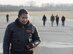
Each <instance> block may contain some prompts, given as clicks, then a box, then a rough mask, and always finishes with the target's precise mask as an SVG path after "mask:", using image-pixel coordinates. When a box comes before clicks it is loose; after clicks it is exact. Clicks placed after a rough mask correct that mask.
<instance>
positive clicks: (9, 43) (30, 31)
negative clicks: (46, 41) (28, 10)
mask: <svg viewBox="0 0 73 54" xmlns="http://www.w3.org/2000/svg"><path fill="white" fill-rule="evenodd" d="M30 38H31V40H30ZM37 41H38V42H40V38H39V36H38V32H37V30H36V28H35V27H34V26H33V25H32V24H31V23H30V22H28V23H27V24H26V25H23V24H21V23H20V22H19V20H18V19H16V20H15V22H13V23H11V24H9V25H8V26H7V29H6V32H5V36H4V41H3V53H4V54H9V50H14V51H25V50H26V49H27V47H26V45H29V43H35V42H37ZM37 45H38V44H37Z"/></svg>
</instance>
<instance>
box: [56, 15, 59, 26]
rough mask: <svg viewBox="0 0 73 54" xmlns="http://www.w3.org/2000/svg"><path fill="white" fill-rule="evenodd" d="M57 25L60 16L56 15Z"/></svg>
mask: <svg viewBox="0 0 73 54" xmlns="http://www.w3.org/2000/svg"><path fill="white" fill-rule="evenodd" d="M56 24H57V26H58V24H59V16H58V15H56Z"/></svg>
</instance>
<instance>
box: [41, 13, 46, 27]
mask: <svg viewBox="0 0 73 54" xmlns="http://www.w3.org/2000/svg"><path fill="white" fill-rule="evenodd" d="M42 20H43V26H45V23H46V20H47V18H46V16H45V14H44V15H43V18H42Z"/></svg>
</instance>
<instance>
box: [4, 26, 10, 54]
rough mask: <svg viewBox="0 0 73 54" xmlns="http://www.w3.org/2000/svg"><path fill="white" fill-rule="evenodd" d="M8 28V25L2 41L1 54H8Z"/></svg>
mask: <svg viewBox="0 0 73 54" xmlns="http://www.w3.org/2000/svg"><path fill="white" fill-rule="evenodd" d="M10 32H11V31H10V27H9V25H8V26H7V28H6V31H5V35H4V39H3V54H9V47H10Z"/></svg>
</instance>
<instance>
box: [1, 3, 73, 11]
mask: <svg viewBox="0 0 73 54" xmlns="http://www.w3.org/2000/svg"><path fill="white" fill-rule="evenodd" d="M21 8H24V9H27V10H29V11H73V4H57V5H54V4H42V6H41V7H38V6H33V5H32V6H22V5H21V6H13V5H0V12H5V11H18V10H19V9H21Z"/></svg>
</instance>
